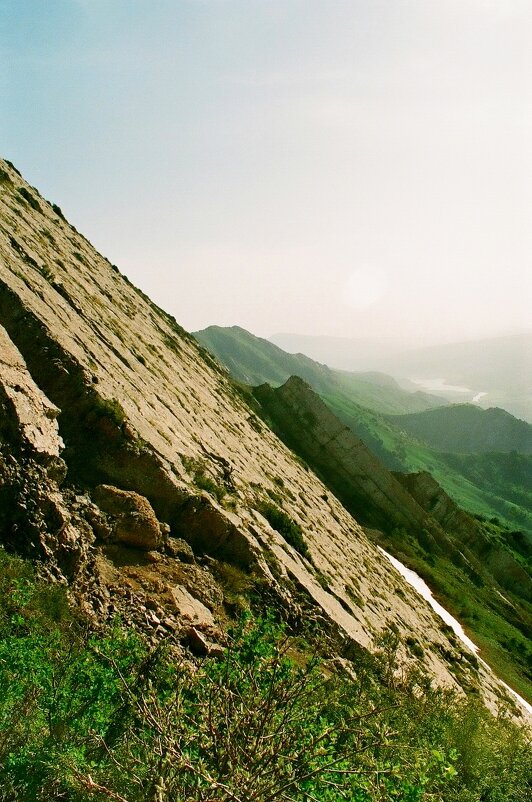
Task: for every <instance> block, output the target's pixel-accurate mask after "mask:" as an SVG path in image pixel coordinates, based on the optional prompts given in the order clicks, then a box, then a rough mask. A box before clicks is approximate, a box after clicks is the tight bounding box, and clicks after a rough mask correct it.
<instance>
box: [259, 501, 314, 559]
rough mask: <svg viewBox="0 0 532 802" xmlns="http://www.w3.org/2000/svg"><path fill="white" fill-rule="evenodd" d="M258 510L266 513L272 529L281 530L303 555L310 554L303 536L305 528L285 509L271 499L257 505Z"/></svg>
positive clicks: (263, 513) (281, 533) (307, 555)
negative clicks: (277, 505)
mask: <svg viewBox="0 0 532 802" xmlns="http://www.w3.org/2000/svg"><path fill="white" fill-rule="evenodd" d="M257 511H258V512H260V514H261V515H264V517H265V518H266V520H267V521H268V523H269V524H270V526H271V527H272V529H275V531H276V532H279V534H280V535H282V536H283V537H284V539H285V540H286V542H287V543H289V544H290V545H291V546H293V547H294V549H295V550H296V551H298V552H299V553H300V554H301V555H302V556H303V557H309V556H310V552H309V550H308V546H307V544H306V543H305V539H304V538H303V530H302V529H301V527H300V526H299V524H298V523H296V522H295V521H293V520H292V519H291V518H290V516H289V515H287V514H286V512H284V510H281V509H279V507H276V506H275V504H272V503H271V502H269V501H262V502H260V503H259V504H258V505H257Z"/></svg>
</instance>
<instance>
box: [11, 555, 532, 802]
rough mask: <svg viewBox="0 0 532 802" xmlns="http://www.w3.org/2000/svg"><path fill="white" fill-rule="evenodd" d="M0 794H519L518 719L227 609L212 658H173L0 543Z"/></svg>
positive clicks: (383, 653) (161, 798)
mask: <svg viewBox="0 0 532 802" xmlns="http://www.w3.org/2000/svg"><path fill="white" fill-rule="evenodd" d="M0 568H1V571H0V611H1V614H0V687H1V688H2V694H1V695H0V800H1V802H44V801H45V800H46V802H59V800H66V799H68V800H69V802H87V800H105V799H107V800H109V799H114V800H118V801H119V802H152V800H157V801H158V802H170V800H171V802H202V801H203V802H207V801H208V802H214V801H215V800H219V801H220V802H244V801H245V802H253V801H254V800H255V802H276V801H277V800H279V802H280V801H281V800H285V802H288V801H289V800H291V801H292V802H303V801H304V800H309V799H310V800H320V802H340V800H350V801H351V802H392V801H394V802H423V801H424V800H426V801H427V802H428V800H441V801H442V802H481V801H484V800H486V799H488V798H489V799H490V800H492V801H493V802H503V800H504V802H521V800H523V799H525V798H526V796H527V793H528V791H529V790H530V769H531V753H530V750H529V749H528V744H527V737H526V733H525V732H524V731H522V730H520V729H519V728H518V727H516V726H515V725H514V724H512V723H511V722H510V721H509V719H508V718H507V717H506V716H505V714H504V712H503V713H501V715H500V716H499V717H498V718H497V719H495V718H493V717H492V716H491V715H490V714H489V713H488V712H487V711H486V710H485V709H484V708H483V706H482V705H481V704H480V703H479V702H478V701H474V700H473V701H471V700H466V699H459V698H458V697H456V696H455V695H454V694H453V693H451V692H448V691H442V690H437V689H434V688H431V687H430V683H429V682H428V681H427V680H426V679H425V678H423V677H421V676H419V675H417V674H415V673H412V674H409V675H408V676H403V675H401V676H399V675H398V674H397V673H396V671H395V653H396V649H397V647H398V645H399V639H398V636H397V635H396V634H395V633H394V632H391V631H390V632H389V633H388V634H387V635H385V636H384V637H383V638H382V641H381V649H380V652H379V653H378V654H377V655H376V656H374V657H370V656H369V655H367V656H365V657H359V658H358V660H357V662H356V663H354V664H353V668H354V669H355V670H356V678H355V677H354V675H352V676H348V675H344V674H342V673H331V671H330V670H329V669H328V670H325V666H322V665H321V664H320V662H319V661H318V660H316V659H315V658H314V657H312V656H309V655H306V656H305V655H304V654H302V653H301V649H299V650H298V652H297V654H298V655H299V657H298V659H297V661H296V660H295V657H296V653H294V652H293V651H292V649H293V641H292V640H291V639H290V638H288V637H287V635H286V632H285V630H284V629H283V627H281V626H280V625H278V624H275V623H274V621H273V619H272V618H271V617H270V618H266V619H262V620H260V619H259V620H256V621H255V622H253V621H252V620H250V619H243V620H242V622H241V624H240V625H239V626H238V627H237V628H236V630H235V631H234V632H233V634H232V635H231V636H230V638H229V641H228V645H227V648H226V650H225V654H224V656H223V657H222V658H220V659H217V660H214V659H212V660H206V661H203V662H201V663H195V664H194V663H192V662H190V661H183V660H181V661H179V662H176V661H175V659H173V657H172V653H171V651H169V650H166V649H165V648H164V646H162V647H160V648H159V649H157V650H155V651H153V650H151V651H150V650H149V649H148V648H147V647H146V645H145V644H144V643H143V641H142V640H141V639H140V638H139V637H138V636H136V635H133V634H132V633H130V632H129V633H128V632H126V631H125V630H124V629H123V628H122V627H121V626H120V624H119V622H117V623H115V625H113V626H111V627H107V628H104V629H102V630H100V631H99V632H93V631H91V629H90V627H89V626H88V625H87V622H86V621H84V620H83V618H82V617H80V616H79V615H75V614H74V613H73V612H72V611H71V610H70V609H69V607H68V604H67V601H66V596H65V592H64V590H63V589H62V588H60V587H58V586H53V585H52V586H50V585H49V584H44V583H41V582H39V581H37V580H36V579H35V577H34V575H33V573H32V571H31V568H30V567H29V565H28V564H27V563H24V562H23V561H22V560H20V559H19V558H16V557H11V556H8V555H7V554H6V553H5V552H3V551H1V550H0Z"/></svg>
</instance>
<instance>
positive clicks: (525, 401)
mask: <svg viewBox="0 0 532 802" xmlns="http://www.w3.org/2000/svg"><path fill="white" fill-rule="evenodd" d="M271 341H272V342H274V343H275V344H277V345H278V346H280V347H281V348H284V349H285V350H287V351H289V352H296V351H298V352H302V353H304V354H307V355H308V356H309V357H312V358H313V359H319V360H320V361H321V362H325V363H326V364H327V365H331V366H333V367H334V368H338V369H344V370H360V369H368V368H372V369H373V370H379V371H384V372H386V373H390V374H391V375H392V376H394V377H395V378H396V379H398V380H399V382H400V384H401V385H402V386H404V387H410V386H411V384H410V383H411V382H415V383H417V386H418V387H419V388H421V389H423V390H425V391H427V392H431V393H435V394H436V395H438V396H440V397H444V398H446V399H447V400H451V401H454V402H457V401H459V402H468V401H472V400H473V399H475V400H476V401H477V403H479V404H480V405H481V406H482V407H494V406H499V407H503V408H504V409H506V410H508V411H509V412H511V413H512V414H513V415H516V416H517V417H519V418H523V419H524V420H527V421H528V422H532V333H525V334H516V335H510V336H506V337H493V338H487V339H482V340H475V341H471V342H462V343H451V344H447V345H439V346H430V347H427V348H420V349H415V350H407V351H405V350H402V351H401V350H399V349H397V348H394V347H393V346H392V345H390V346H386V345H385V344H382V343H374V342H368V343H366V342H365V341H363V340H350V339H347V338H337V337H306V336H300V335H293V334H276V335H274V336H273V337H272V338H271Z"/></svg>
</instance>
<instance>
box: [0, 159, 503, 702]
mask: <svg viewBox="0 0 532 802" xmlns="http://www.w3.org/2000/svg"><path fill="white" fill-rule="evenodd" d="M0 324H1V327H2V328H1V329H0V335H1V340H0V343H1V345H0V348H1V351H0V359H1V381H0V403H1V406H2V419H1V424H0V495H1V501H2V504H1V513H0V541H1V542H2V543H3V544H4V545H6V546H7V547H9V548H11V549H15V550H17V551H19V552H21V553H23V554H26V555H29V556H31V557H33V558H36V559H39V560H40V561H41V562H42V563H43V565H44V566H46V570H47V571H49V572H50V574H54V575H55V576H56V577H59V578H61V577H63V578H66V579H67V580H68V581H69V583H70V586H71V588H72V592H73V593H74V594H75V595H76V596H77V598H78V600H79V603H80V604H83V605H84V606H85V607H86V608H87V609H90V610H92V612H93V614H94V615H96V616H100V617H109V616H111V615H113V614H114V613H115V612H117V611H119V612H121V613H122V615H123V616H124V618H125V620H126V621H130V622H131V623H132V624H135V625H136V626H139V627H141V628H142V629H143V631H146V632H148V633H149V636H150V637H151V638H153V639H157V638H162V637H167V636H171V637H173V638H174V639H175V642H176V644H179V643H181V642H187V643H189V645H190V644H195V648H198V649H202V650H204V652H209V651H212V650H213V649H215V648H216V645H215V642H216V640H217V639H219V635H220V632H221V630H222V629H223V626H224V620H225V616H226V615H227V610H226V609H224V593H223V583H221V582H220V581H219V580H218V579H217V578H216V577H217V573H216V572H217V571H218V576H219V575H220V572H221V571H222V570H223V566H227V565H228V564H229V565H230V566H232V567H233V568H234V569H237V570H239V571H241V572H242V573H243V574H245V575H246V576H248V577H249V578H250V581H259V583H260V586H261V589H262V592H263V593H264V594H266V595H267V596H268V597H269V598H271V599H274V600H275V603H276V604H277V605H279V606H280V607H281V608H282V609H284V611H285V615H286V616H287V617H288V618H289V619H290V620H292V621H293V622H296V623H300V624H301V622H303V621H304V620H305V619H309V618H312V619H313V620H316V621H320V622H321V624H322V627H323V630H324V632H327V633H329V634H330V636H331V638H332V639H333V641H334V643H335V644H336V646H335V648H336V649H337V651H338V654H341V655H344V656H345V655H348V654H349V649H350V648H356V649H359V648H361V647H362V648H364V647H367V648H372V647H373V645H374V644H375V641H376V639H377V637H378V636H379V634H380V633H382V631H383V630H384V629H386V628H387V627H389V626H394V627H396V628H397V631H399V632H400V633H402V634H403V635H404V636H405V637H406V636H409V637H411V638H414V639H416V640H417V641H419V642H420V643H423V645H424V650H423V656H422V657H421V658H419V657H418V656H417V657H416V656H414V655H412V654H410V653H408V651H407V650H406V649H405V650H404V653H403V659H404V660H405V661H407V662H408V661H410V662H416V661H418V662H419V660H421V663H422V667H423V670H424V671H426V672H427V673H428V674H429V675H430V676H432V677H434V678H435V679H436V680H437V681H438V682H440V683H443V684H448V685H452V686H454V687H464V688H465V687H472V686H473V687H477V688H479V690H480V692H481V693H482V695H483V696H484V698H485V699H486V701H487V702H488V703H489V704H491V705H492V706H493V705H495V704H496V701H497V699H498V698H499V697H500V696H501V695H502V696H504V691H503V689H502V688H501V686H500V685H499V683H498V682H497V680H496V679H495V678H494V676H493V675H492V674H491V673H490V672H489V671H487V670H486V669H485V668H484V667H482V666H478V665H475V661H470V660H469V658H468V655H467V654H466V653H464V652H463V650H461V649H460V647H459V646H457V645H456V643H452V642H451V641H449V636H448V633H446V631H445V629H444V628H442V626H441V622H440V621H439V619H438V618H437V617H436V616H435V615H434V614H433V612H432V611H431V610H430V608H429V607H428V606H427V605H426V604H424V603H422V602H421V600H420V598H419V597H418V596H417V594H416V593H415V592H414V591H413V590H412V589H411V588H410V587H409V586H408V585H407V584H406V583H405V582H404V581H403V580H402V579H401V578H400V577H399V576H398V575H397V574H396V572H395V571H394V570H393V569H392V568H391V567H390V566H389V565H388V564H387V563H386V561H384V560H383V558H382V556H381V555H380V554H379V552H378V551H377V549H376V548H375V547H374V546H373V545H372V544H371V543H370V542H369V541H368V539H367V538H366V536H365V534H364V532H363V530H362V529H361V527H360V526H359V525H358V523H357V522H356V521H354V519H353V518H352V517H351V516H350V515H349V514H348V513H347V511H346V510H345V508H344V507H343V506H342V505H341V504H340V502H339V501H337V499H336V498H335V497H334V496H332V495H331V493H330V492H329V491H328V490H327V489H326V488H325V487H324V485H323V484H322V483H321V482H320V481H319V480H318V479H317V478H316V477H315V476H314V475H313V474H312V472H310V471H309V470H308V469H307V468H306V467H305V466H304V465H302V464H301V462H300V461H298V460H297V459H296V458H294V455H293V454H292V453H291V452H290V451H289V449H288V448H287V447H286V446H284V445H283V444H282V443H281V442H280V441H279V439H278V438H277V437H276V436H275V435H274V434H273V433H272V432H271V431H270V430H269V429H268V428H267V427H266V426H265V425H264V424H263V423H262V422H261V421H260V420H259V419H258V418H257V417H256V415H255V414H254V412H253V410H252V409H251V408H250V406H249V405H248V403H247V402H246V400H245V399H243V398H242V397H241V396H240V395H239V393H238V391H237V390H236V389H235V386H234V385H233V383H232V382H231V380H230V379H229V376H228V375H227V373H226V372H225V371H224V370H223V369H221V368H220V367H219V366H218V365H217V364H216V363H215V362H214V361H213V360H212V359H211V358H210V357H209V356H208V354H206V353H205V352H204V351H202V350H201V349H200V348H199V347H198V345H197V344H196V343H195V341H194V340H193V339H192V337H191V336H190V335H188V334H187V333H186V332H184V331H183V330H182V329H181V328H180V327H179V326H178V325H177V323H176V322H175V321H174V320H173V318H171V317H170V316H169V315H168V314H166V313H165V312H163V311H162V310H161V309H159V308H157V307H156V306H155V305H154V304H152V303H151V302H150V301H149V299H147V298H146V297H145V296H144V295H143V294H142V293H141V292H140V291H139V290H137V289H135V288H134V287H133V286H132V285H131V284H130V283H129V282H128V281H127V279H126V278H125V277H124V276H122V275H121V274H120V273H119V271H118V270H117V268H115V267H114V266H112V265H111V264H110V263H109V262H108V261H107V260H106V259H104V258H103V257H102V256H100V255H99V254H98V253H97V252H96V251H95V250H94V248H93V247H92V246H91V245H90V243H89V242H88V241H87V240H86V239H85V238H84V237H83V236H82V235H81V234H79V233H78V232H77V231H76V230H75V229H74V228H73V227H72V226H71V225H70V224H69V223H68V222H67V221H66V220H65V218H64V216H63V214H62V212H61V210H60V209H59V207H57V206H54V205H51V204H49V203H48V202H47V201H46V200H44V199H43V198H42V197H41V196H40V195H39V194H38V193H37V191H36V190H35V189H34V188H32V187H30V186H29V185H28V184H27V183H26V182H25V181H24V180H23V178H22V177H21V176H20V174H19V173H18V172H17V171H16V170H15V169H14V168H13V166H12V165H10V164H9V163H7V162H4V161H0ZM272 499H273V500H274V502H275V504H276V505H277V507H278V508H279V509H280V510H281V512H282V514H283V515H284V517H285V519H289V520H290V521H291V522H292V523H293V524H295V525H297V526H298V527H299V529H300V531H301V533H302V537H303V538H304V542H305V544H306V549H307V550H308V552H307V555H305V554H302V553H300V552H298V550H297V549H296V548H294V546H293V545H291V544H290V543H289V542H287V540H286V539H285V537H283V534H282V533H281V532H280V531H278V529H276V528H274V527H273V526H272V525H270V523H269V522H268V520H267V517H266V516H265V515H264V514H263V512H261V510H262V511H264V503H265V502H267V503H270V502H271V501H272ZM399 591H400V592H399ZM457 666H458V668H459V670H457Z"/></svg>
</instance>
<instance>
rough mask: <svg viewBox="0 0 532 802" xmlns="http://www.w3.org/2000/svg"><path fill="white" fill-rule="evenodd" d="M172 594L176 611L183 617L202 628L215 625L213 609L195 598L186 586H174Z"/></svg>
mask: <svg viewBox="0 0 532 802" xmlns="http://www.w3.org/2000/svg"><path fill="white" fill-rule="evenodd" d="M171 594H172V599H173V601H174V604H175V608H176V611H177V613H178V615H179V616H180V617H181V618H183V619H185V620H186V621H189V622H190V623H191V624H192V625H193V626H195V627H199V628H200V629H205V628H208V627H213V626H214V617H213V614H212V613H211V611H210V610H209V609H208V608H207V607H205V605H204V604H202V603H201V602H200V601H199V600H198V599H195V598H194V596H192V595H191V594H190V593H189V592H188V590H186V588H184V587H182V586H181V585H176V587H174V588H172V590H171Z"/></svg>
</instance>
